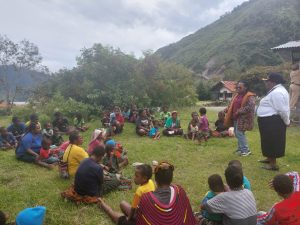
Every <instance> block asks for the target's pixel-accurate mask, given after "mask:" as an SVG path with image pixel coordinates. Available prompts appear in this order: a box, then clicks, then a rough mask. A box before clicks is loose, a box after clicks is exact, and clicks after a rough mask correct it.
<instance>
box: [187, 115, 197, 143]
mask: <svg viewBox="0 0 300 225" xmlns="http://www.w3.org/2000/svg"><path fill="white" fill-rule="evenodd" d="M198 125H199V121H198V120H194V119H193V120H192V121H191V122H190V124H189V132H190V133H191V136H192V141H194V140H195V138H197V136H198V132H199V126H198Z"/></svg>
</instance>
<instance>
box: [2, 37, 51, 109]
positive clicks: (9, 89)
mask: <svg viewBox="0 0 300 225" xmlns="http://www.w3.org/2000/svg"><path fill="white" fill-rule="evenodd" d="M41 61H42V57H41V55H40V54H39V49H38V47H37V46H36V45H35V44H33V43H31V42H29V41H28V40H22V41H21V42H19V43H15V42H13V41H12V40H10V39H9V38H8V37H6V36H1V35H0V86H1V87H2V88H3V90H4V92H5V100H6V104H7V112H8V113H10V112H11V107H12V105H13V101H14V99H15V97H16V94H17V93H18V92H21V91H23V90H22V87H19V86H13V84H12V83H13V82H12V81H11V80H10V79H9V70H11V69H12V68H13V70H16V71H18V74H19V76H20V75H21V74H22V72H23V71H24V70H33V69H36V70H42V71H47V68H46V67H44V66H42V65H41Z"/></svg>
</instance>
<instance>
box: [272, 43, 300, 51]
mask: <svg viewBox="0 0 300 225" xmlns="http://www.w3.org/2000/svg"><path fill="white" fill-rule="evenodd" d="M285 48H300V41H290V42H287V43H285V44H282V45H279V46H277V47H274V48H271V49H272V50H278V49H285Z"/></svg>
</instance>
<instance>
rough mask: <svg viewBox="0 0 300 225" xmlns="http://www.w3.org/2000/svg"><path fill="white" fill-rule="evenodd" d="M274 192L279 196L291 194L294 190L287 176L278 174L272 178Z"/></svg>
mask: <svg viewBox="0 0 300 225" xmlns="http://www.w3.org/2000/svg"><path fill="white" fill-rule="evenodd" d="M272 183H273V187H274V190H275V191H276V192H277V193H278V194H279V195H285V194H291V193H292V192H293V190H294V187H293V181H292V180H291V178H289V177H288V176H287V175H284V174H278V175H276V176H275V177H274V179H273V181H272Z"/></svg>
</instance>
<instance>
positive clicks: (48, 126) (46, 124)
mask: <svg viewBox="0 0 300 225" xmlns="http://www.w3.org/2000/svg"><path fill="white" fill-rule="evenodd" d="M44 127H45V129H51V127H52V126H51V123H50V122H47V123H45V124H44Z"/></svg>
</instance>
